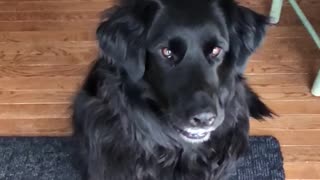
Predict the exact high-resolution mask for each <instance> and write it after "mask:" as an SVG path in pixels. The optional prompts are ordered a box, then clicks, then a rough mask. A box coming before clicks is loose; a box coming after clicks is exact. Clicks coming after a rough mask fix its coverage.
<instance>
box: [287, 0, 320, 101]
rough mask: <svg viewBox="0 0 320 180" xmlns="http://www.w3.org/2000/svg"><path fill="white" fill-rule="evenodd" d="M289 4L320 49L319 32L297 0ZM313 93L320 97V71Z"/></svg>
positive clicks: (290, 0) (291, 0)
mask: <svg viewBox="0 0 320 180" xmlns="http://www.w3.org/2000/svg"><path fill="white" fill-rule="evenodd" d="M289 3H290V4H291V6H292V8H293V9H294V11H295V12H296V14H297V16H298V17H299V18H300V20H301V22H302V24H303V25H304V27H305V28H306V29H307V31H308V32H309V34H310V36H311V38H312V39H313V41H314V42H315V43H316V45H317V46H318V48H319V49H320V38H319V36H318V34H317V32H316V31H315V30H314V28H313V27H312V25H311V23H310V22H309V20H308V19H307V18H306V16H305V15H304V13H303V12H302V10H301V9H300V7H299V5H298V3H297V2H296V1H295V0H289ZM311 93H312V94H313V95H314V96H320V70H319V72H318V75H317V77H316V79H315V81H314V83H313V86H312V89H311Z"/></svg>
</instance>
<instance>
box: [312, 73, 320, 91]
mask: <svg viewBox="0 0 320 180" xmlns="http://www.w3.org/2000/svg"><path fill="white" fill-rule="evenodd" d="M311 93H312V94H313V95H314V96H320V70H319V72H318V75H317V77H316V80H315V81H314V83H313V86H312V89H311Z"/></svg>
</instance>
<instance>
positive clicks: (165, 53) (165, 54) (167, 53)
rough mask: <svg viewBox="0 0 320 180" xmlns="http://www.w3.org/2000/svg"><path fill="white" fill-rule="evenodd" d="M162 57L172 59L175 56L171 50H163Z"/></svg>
mask: <svg viewBox="0 0 320 180" xmlns="http://www.w3.org/2000/svg"><path fill="white" fill-rule="evenodd" d="M161 53H162V56H163V57H165V58H167V59H172V58H173V54H172V51H171V50H170V49H169V48H162V49H161Z"/></svg>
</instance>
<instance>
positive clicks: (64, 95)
mask: <svg viewBox="0 0 320 180" xmlns="http://www.w3.org/2000/svg"><path fill="white" fill-rule="evenodd" d="M74 93H75V90H74V91H40V92H38V91H0V104H69V103H70V102H71V101H72V99H73V96H74Z"/></svg>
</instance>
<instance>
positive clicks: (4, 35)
mask: <svg viewBox="0 0 320 180" xmlns="http://www.w3.org/2000/svg"><path fill="white" fill-rule="evenodd" d="M95 40H96V35H95V31H93V30H92V31H89V30H88V31H84V30H83V31H81V30H78V31H63V30H61V31H16V32H13V31H9V32H0V42H43V41H44V42H52V41H95Z"/></svg>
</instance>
